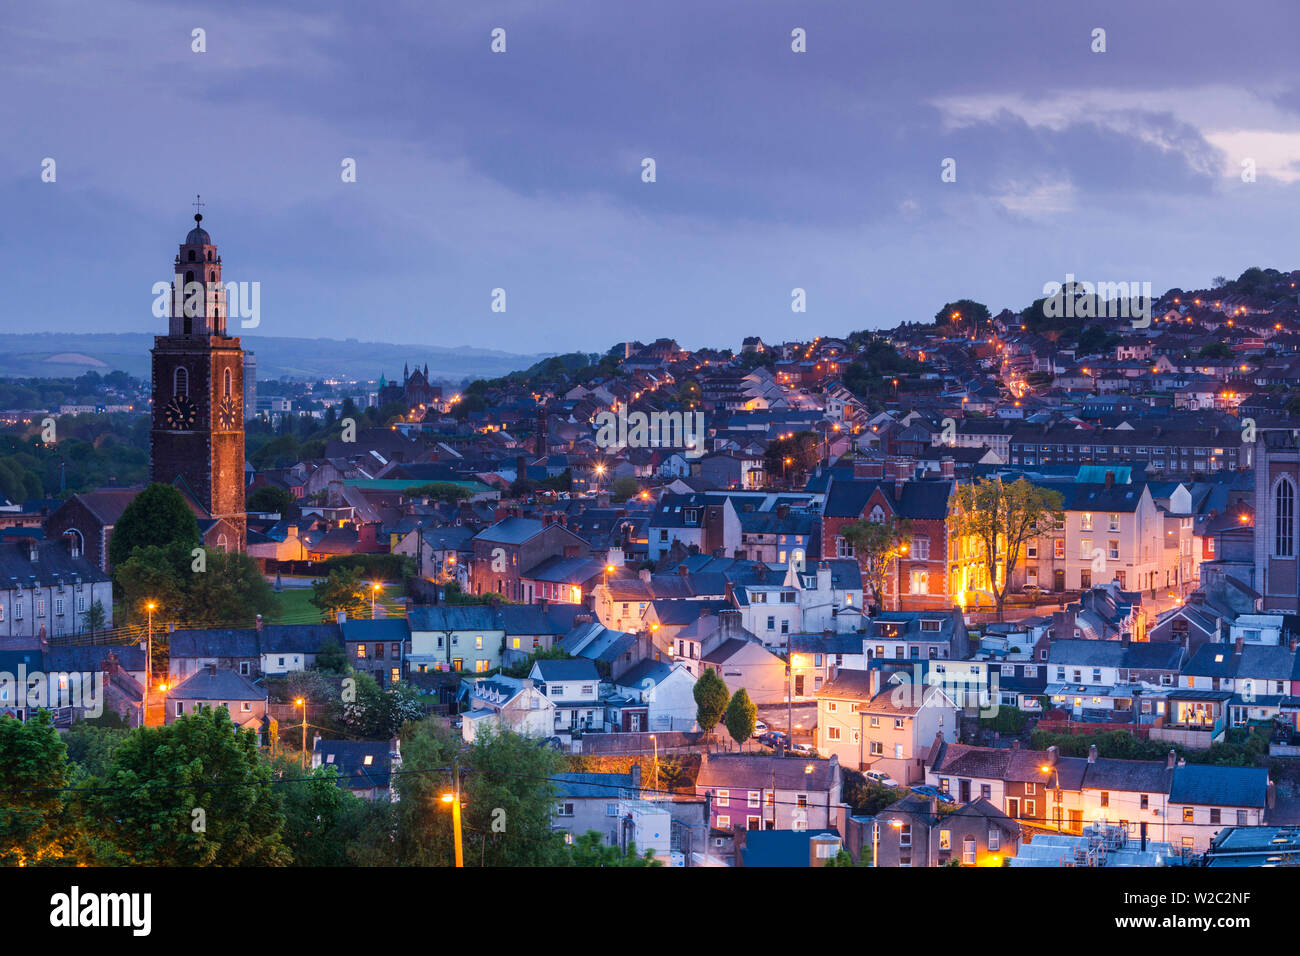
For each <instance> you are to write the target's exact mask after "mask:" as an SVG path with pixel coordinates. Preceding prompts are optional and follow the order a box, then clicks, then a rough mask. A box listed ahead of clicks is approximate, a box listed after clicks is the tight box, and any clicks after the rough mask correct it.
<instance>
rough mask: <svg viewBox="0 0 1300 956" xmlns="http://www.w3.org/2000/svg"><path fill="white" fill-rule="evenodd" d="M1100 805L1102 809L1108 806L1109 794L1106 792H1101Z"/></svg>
mask: <svg viewBox="0 0 1300 956" xmlns="http://www.w3.org/2000/svg"><path fill="white" fill-rule="evenodd" d="M1101 805H1102V806H1103V807H1108V806H1110V793H1109V792H1108V791H1106V790H1103V791H1102V792H1101Z"/></svg>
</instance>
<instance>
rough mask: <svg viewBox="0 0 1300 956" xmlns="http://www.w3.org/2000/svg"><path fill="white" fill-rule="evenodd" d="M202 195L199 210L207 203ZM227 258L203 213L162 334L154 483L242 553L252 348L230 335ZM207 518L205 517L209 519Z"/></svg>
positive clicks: (213, 540) (208, 541)
mask: <svg viewBox="0 0 1300 956" xmlns="http://www.w3.org/2000/svg"><path fill="white" fill-rule="evenodd" d="M202 205H203V203H202V200H201V199H199V198H198V197H195V208H196V210H197V209H201V208H202ZM221 267H222V266H221V256H220V255H218V253H217V247H216V244H215V243H213V241H212V237H211V236H210V235H208V231H207V230H206V229H204V228H203V214H202V213H201V212H197V211H196V212H195V214H194V228H192V229H191V230H190V231H189V233H188V234H186V236H185V241H184V242H182V243H181V245H180V251H179V252H178V253H177V254H176V258H175V260H174V261H173V263H172V270H173V275H174V278H173V292H172V298H171V303H172V307H171V310H170V315H169V318H168V327H167V334H166V335H159V336H156V337H155V338H154V347H153V350H152V352H151V354H152V356H153V428H152V429H151V430H150V474H151V476H152V480H154V481H159V482H164V483H166V484H174V485H176V486H177V487H178V488H180V490H181V491H182V493H184V494H186V495H188V496H189V497H190V498H191V499H193V501H194V502H195V503H196V504H197V505H198V506H199V507H200V508H202V509H203V510H204V511H206V512H207V514H208V515H209V516H210V517H211V518H212V519H214V520H213V521H211V522H209V523H207V525H206V527H205V531H204V545H205V546H208V547H217V548H221V549H223V550H228V551H235V550H238V551H242V550H244V547H245V542H246V540H247V535H246V526H247V525H246V519H245V516H244V409H243V399H244V351H243V348H242V347H241V346H240V342H239V339H238V338H237V337H232V336H230V335H228V334H227V333H226V308H225V305H226V303H225V286H224V284H223V283H222V278H221ZM201 523H203V522H201Z"/></svg>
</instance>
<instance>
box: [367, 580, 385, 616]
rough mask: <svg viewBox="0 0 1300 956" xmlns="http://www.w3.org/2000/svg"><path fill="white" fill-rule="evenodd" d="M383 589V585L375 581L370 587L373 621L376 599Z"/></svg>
mask: <svg viewBox="0 0 1300 956" xmlns="http://www.w3.org/2000/svg"><path fill="white" fill-rule="evenodd" d="M382 587H383V585H382V584H380V583H379V582H378V581H374V582H372V583H371V585H370V620H372V621H373V620H374V619H375V597H376V596H377V595H378V594H379V591H380V589H381V588H382Z"/></svg>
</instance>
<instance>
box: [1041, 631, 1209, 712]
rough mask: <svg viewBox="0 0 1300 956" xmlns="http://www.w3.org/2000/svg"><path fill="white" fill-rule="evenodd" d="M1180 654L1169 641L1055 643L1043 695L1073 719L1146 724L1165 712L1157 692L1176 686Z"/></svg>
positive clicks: (1054, 706)
mask: <svg viewBox="0 0 1300 956" xmlns="http://www.w3.org/2000/svg"><path fill="white" fill-rule="evenodd" d="M1183 654H1184V650H1183V647H1182V645H1181V644H1175V643H1172V642H1153V641H1151V642H1145V641H1144V642H1140V643H1133V642H1130V641H1092V640H1073V639H1064V640H1055V641H1052V643H1051V645H1050V647H1049V649H1048V653H1047V671H1048V683H1047V686H1046V688H1045V693H1046V694H1047V696H1048V698H1049V699H1050V702H1051V705H1052V707H1053V708H1054V709H1056V710H1066V711H1069V712H1070V713H1071V714H1072V716H1073V717H1074V719H1076V720H1079V719H1084V715H1085V714H1087V715H1092V716H1100V717H1102V718H1104V719H1105V721H1107V722H1112V723H1114V722H1119V723H1124V722H1132V723H1135V724H1136V723H1151V722H1152V721H1153V720H1154V719H1155V718H1156V717H1158V716H1162V715H1163V714H1164V713H1165V702H1164V700H1163V698H1162V694H1163V692H1164V691H1165V690H1167V689H1168V688H1172V687H1174V686H1176V685H1177V682H1178V674H1179V667H1180V666H1181V664H1182V661H1183Z"/></svg>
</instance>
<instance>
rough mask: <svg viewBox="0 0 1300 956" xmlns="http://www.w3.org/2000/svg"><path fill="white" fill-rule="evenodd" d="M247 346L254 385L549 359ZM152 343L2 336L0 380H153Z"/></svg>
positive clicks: (499, 368)
mask: <svg viewBox="0 0 1300 956" xmlns="http://www.w3.org/2000/svg"><path fill="white" fill-rule="evenodd" d="M242 340H243V346H244V348H245V349H247V350H248V351H250V352H253V353H254V354H255V355H256V356H257V377H258V378H260V379H276V378H279V377H280V376H282V375H289V376H292V377H293V378H297V379H321V378H341V377H346V378H355V379H360V380H366V379H377V378H379V376H380V374H381V373H382V374H383V375H386V376H387V377H388V378H390V379H391V378H397V379H399V380H400V379H401V377H402V365H403V363H410V364H411V365H412V366H414V365H420V366H421V367H423V365H424V364H425V363H426V362H427V363H428V364H429V376H430V378H434V379H444V380H447V381H451V382H460V381H461V380H462V379H466V378H470V379H474V378H497V377H499V376H502V375H506V374H508V373H510V372H513V371H516V370H518V369H525V368H528V367H530V366H532V365H534V364H535V363H537V362H538V361H540V360H542V359H544V358H545V357H546V356H542V355H517V354H515V353H512V352H501V351H497V350H496V349H478V348H468V347H462V348H455V349H448V348H438V347H436V346H429V345H394V344H391V343H388V342H358V341H357V340H356V339H347V340H340V339H294V338H284V337H279V336H269V335H244V336H243V337H242ZM152 347H153V336H152V335H149V334H147V333H143V332H114V333H76V332H32V333H29V334H21V335H20V334H15V333H0V377H8V376H17V377H33V376H35V377H60V376H73V377H75V376H77V375H80V374H82V373H83V372H86V371H90V370H94V371H97V372H109V371H112V370H113V369H121V370H122V371H124V372H127V373H128V374H130V375H134V376H136V377H137V378H142V379H148V378H149V374H150V369H149V349H151V348H152Z"/></svg>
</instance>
